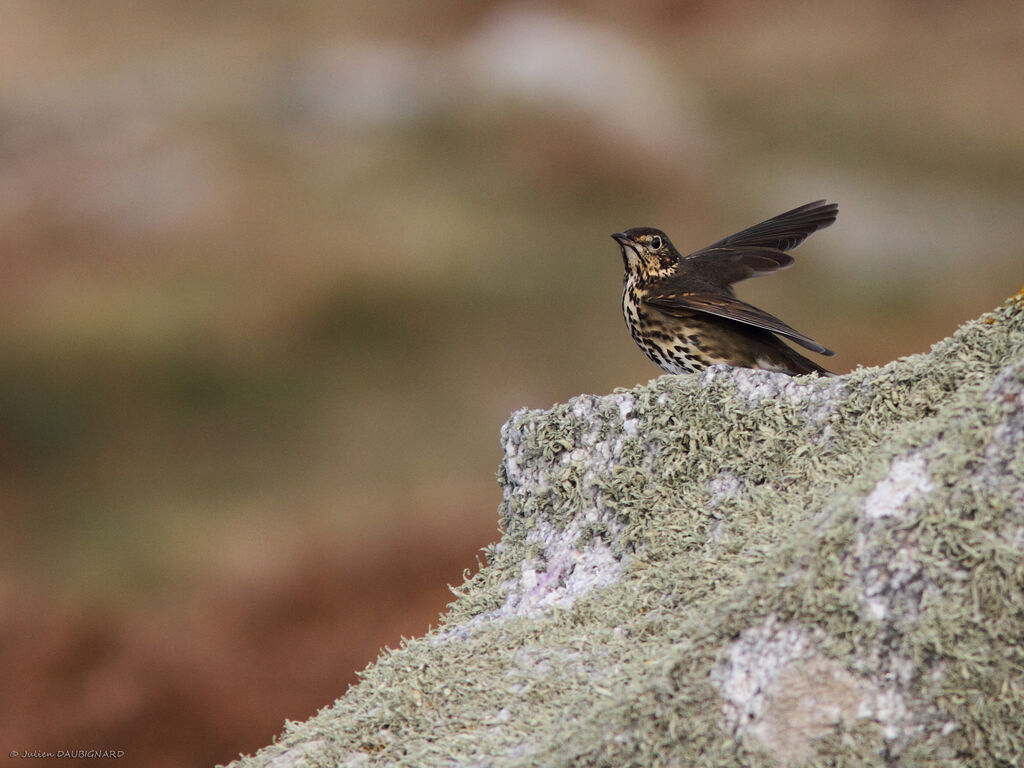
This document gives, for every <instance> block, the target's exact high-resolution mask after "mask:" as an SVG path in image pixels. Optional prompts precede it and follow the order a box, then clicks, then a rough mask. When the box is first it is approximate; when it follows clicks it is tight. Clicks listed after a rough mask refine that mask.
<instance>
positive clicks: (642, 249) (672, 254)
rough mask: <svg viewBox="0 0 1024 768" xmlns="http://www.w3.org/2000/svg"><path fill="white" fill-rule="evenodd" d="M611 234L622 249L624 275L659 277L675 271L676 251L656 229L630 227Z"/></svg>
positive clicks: (662, 233)
mask: <svg viewBox="0 0 1024 768" xmlns="http://www.w3.org/2000/svg"><path fill="white" fill-rule="evenodd" d="M612 237H613V238H614V239H615V241H616V242H617V243H618V244H619V247H620V248H621V249H622V264H623V266H624V267H625V268H626V273H627V274H630V273H633V274H635V275H637V276H638V277H642V278H649V277H654V278H659V277H667V276H668V275H670V274H671V273H672V272H673V271H675V268H676V264H677V263H678V262H679V253H678V251H676V249H675V246H673V245H672V241H671V240H669V239H668V236H667V235H666V234H665V233H664V232H662V231H661V230H660V229H654V228H653V227H634V228H633V229H627V230H626V231H625V232H616V233H615V234H614V235H612Z"/></svg>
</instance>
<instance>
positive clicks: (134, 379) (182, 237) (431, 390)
mask: <svg viewBox="0 0 1024 768" xmlns="http://www.w3.org/2000/svg"><path fill="white" fill-rule="evenodd" d="M754 8H755V6H752V5H750V4H749V3H741V2H736V1H734V0H724V1H723V0H717V1H716V2H701V1H700V0H692V1H690V2H669V1H668V0H637V1H636V2H633V3H630V4H628V8H627V6H626V5H624V4H619V3H613V2H609V1H608V0H591V1H589V2H588V1H587V0H578V1H577V2H564V3H547V4H523V3H517V2H512V3H506V2H479V1H473V2H470V0H435V1H432V2H425V3H405V2H395V1H394V0H383V1H381V2H376V3H344V2H326V1H314V0H311V1H310V2H306V3H301V4H293V3H287V2H279V1H276V0H274V1H272V0H254V2H250V3H248V4H246V5H245V6H241V7H240V6H237V5H236V4H227V3H220V4H217V3H200V2H184V3H183V2H180V0H179V1H178V2H166V1H165V0H136V2H133V3H123V2H112V1H111V2H103V1H100V0H95V1H92V0H91V1H89V2H81V3H68V2H58V1H57V0H9V1H8V2H5V3H4V5H3V13H2V19H3V23H2V24H0V254H2V259H3V262H2V263H3V279H2V281H0V294H2V301H0V319H2V322H0V510H2V511H0V515H2V517H0V521H2V527H3V535H2V536H0V611H2V614H3V620H2V622H0V624H2V626H0V675H2V678H0V679H2V680H3V688H4V690H3V696H2V697H0V748H2V749H4V750H18V751H24V750H33V749H35V750H39V751H55V750H56V749H89V748H104V749H123V750H125V752H126V755H125V758H124V759H123V760H127V761H128V764H132V765H153V766H163V765H167V766H170V765H182V764H194V765H209V764H213V763H217V762H226V761H229V760H231V759H233V758H234V757H235V756H237V754H238V753H239V752H251V751H254V750H256V749H258V748H259V747H260V746H262V745H264V744H266V743H268V742H269V741H270V740H271V739H272V738H273V737H274V735H275V734H277V733H279V732H280V730H281V728H282V726H283V723H284V721H285V719H304V718H307V717H309V716H310V715H312V714H313V713H314V712H316V710H317V709H319V708H320V707H322V706H325V705H327V704H329V703H330V702H331V701H332V700H333V699H334V698H336V697H338V696H340V695H342V694H343V693H344V691H345V689H346V687H347V686H348V685H349V684H351V683H352V682H353V681H354V680H355V679H356V678H355V674H354V673H355V671H356V670H358V669H360V668H362V667H364V666H365V665H366V664H367V663H369V662H371V661H372V660H373V659H374V658H375V657H376V655H377V653H378V650H379V649H380V648H381V647H383V646H385V645H389V646H395V645H397V644H398V643H399V642H400V638H401V637H402V636H403V635H404V636H411V635H417V634H422V633H423V632H424V631H426V630H427V628H428V626H429V625H430V624H431V623H432V622H436V619H437V616H438V614H439V613H440V612H441V611H442V610H443V609H444V606H445V604H446V603H447V602H448V601H449V600H450V592H449V590H448V588H447V585H448V584H459V583H461V581H462V578H463V572H464V570H465V569H469V570H475V569H476V568H477V567H478V558H479V550H480V549H481V548H482V547H484V546H485V545H486V544H488V543H489V542H491V541H494V540H495V539H496V538H497V537H498V535H499V533H498V531H497V516H496V508H497V505H498V502H499V498H500V493H499V489H498V487H497V484H496V483H495V481H494V471H495V470H496V469H497V466H498V463H499V460H500V457H501V452H500V448H499V441H498V430H499V428H500V426H501V424H502V423H503V422H504V421H505V419H506V418H507V417H508V415H509V412H510V411H512V410H515V409H517V408H520V407H523V406H527V407H530V408H544V407H548V406H550V405H551V404H552V403H554V402H558V401H564V400H566V399H568V398H570V397H572V396H573V395H576V394H579V393H584V392H587V393H607V392H610V391H611V390H612V389H613V388H615V387H631V386H634V385H636V384H638V383H643V382H646V381H647V380H649V379H651V378H654V377H655V376H656V375H658V373H659V371H658V370H657V369H656V368H655V367H654V366H653V365H651V364H650V363H649V362H647V360H646V359H645V358H644V357H643V356H642V354H641V353H640V352H639V351H638V350H637V349H635V348H634V346H633V343H632V341H631V340H630V338H629V335H628V333H627V332H626V329H625V325H624V323H623V321H622V318H621V315H620V310H619V293H620V288H621V271H622V264H621V259H620V256H619V253H618V248H617V246H616V244H615V243H614V242H613V241H612V240H611V239H610V238H609V237H608V235H609V233H611V232H614V231H618V230H621V229H623V228H626V227H631V226H640V225H651V226H657V227H661V228H663V229H665V230H667V231H668V233H669V234H670V235H671V237H672V238H673V239H674V241H675V242H676V244H677V245H678V246H679V247H680V249H681V250H684V251H688V250H693V249H696V248H697V247H699V246H702V245H705V244H707V243H709V242H711V241H713V240H716V239H718V238H719V237H722V236H724V235H726V234H729V233H731V232H734V231H736V230H738V229H741V228H743V227H746V226H748V225H750V224H753V223H755V222H757V221H760V220H762V219H764V218H767V217H769V216H772V215H774V214H776V213H779V212H781V211H783V210H786V209H788V208H790V207H794V206H796V205H799V204H802V203H805V202H808V201H811V200H815V199H817V198H821V197H825V198H828V199H831V200H836V201H838V202H839V203H840V216H839V221H838V222H837V224H836V225H835V226H833V227H832V228H831V229H828V230H827V231H825V232H823V233H820V234H818V235H817V236H815V237H814V238H812V239H811V240H810V241H808V243H807V244H805V245H804V246H803V247H802V248H801V249H800V250H799V251H798V252H797V265H796V266H795V267H794V268H793V269H791V270H789V271H787V272H784V273H782V274H780V275H778V276H774V277H770V278H765V279H763V280H759V281H753V282H750V283H746V284H742V285H741V286H740V287H739V293H740V295H741V297H743V298H745V299H747V300H750V301H753V302H754V303H756V304H758V305H760V306H763V307H765V308H766V309H768V310H769V311H771V312H773V313H775V314H778V315H780V316H781V317H782V318H783V319H785V320H786V321H788V322H790V323H791V324H793V325H794V326H795V327H796V328H798V329H800V330H802V331H804V332H806V333H808V334H809V335H811V336H812V337H814V338H815V339H818V340H820V341H821V342H823V343H825V344H826V345H828V346H830V347H832V348H833V349H835V350H837V351H838V353H839V354H838V355H837V356H836V357H835V358H833V359H831V360H828V361H823V362H825V363H826V364H828V365H830V367H831V368H832V369H833V370H836V371H838V372H845V371H849V370H851V369H852V368H855V367H856V366H858V365H878V364H882V363H885V362H887V361H889V360H891V359H893V358H895V357H898V356H901V355H907V354H911V353H916V352H923V351H926V350H927V349H928V348H929V346H930V345H931V344H932V343H933V342H935V341H938V340H939V339H941V338H943V337H944V336H947V335H948V334H949V333H951V332H952V331H953V330H954V329H955V328H956V327H957V326H958V325H959V324H960V323H962V322H963V321H965V320H967V319H969V318H972V317H975V316H977V315H979V314H980V313H982V312H984V311H986V310H989V309H991V308H992V307H994V306H995V305H997V304H998V303H1000V302H1001V301H1002V300H1004V299H1005V298H1006V297H1008V296H1009V295H1011V294H1012V293H1014V292H1016V291H1017V290H1018V289H1019V288H1020V285H1021V283H1022V281H1024V247H1022V246H1021V242H1022V240H1024V217H1022V215H1021V211H1022V203H1024V131H1022V130H1021V126H1022V125H1024V86H1022V81H1021V78H1020V73H1021V72H1024V44H1022V42H1024V5H1022V4H1020V3H1017V2H1005V3H1004V2H996V1H995V0H992V1H988V0H986V1H984V2H971V3H950V2H941V1H939V0H918V1H917V2H880V1H879V0H864V1H863V2H859V3H856V4H852V3H850V4H842V3H817V2H809V1H808V2H804V1H800V0H772V1H771V2H765V3H760V4H757V5H756V10H754ZM101 762H102V761H101ZM120 764H125V763H124V762H121V763H120Z"/></svg>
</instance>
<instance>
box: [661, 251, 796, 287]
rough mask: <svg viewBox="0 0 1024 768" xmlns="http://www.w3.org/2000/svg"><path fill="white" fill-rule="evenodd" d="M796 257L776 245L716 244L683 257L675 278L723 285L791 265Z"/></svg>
mask: <svg viewBox="0 0 1024 768" xmlns="http://www.w3.org/2000/svg"><path fill="white" fill-rule="evenodd" d="M792 263H793V257H792V256H790V255H789V254H788V253H783V252H782V251H779V250H776V249H774V248H758V247H739V248H734V247H722V246H719V247H714V248H705V249H704V250H703V251H697V252H696V253H694V254H691V255H690V256H687V257H686V258H685V259H680V262H679V267H678V268H677V275H678V277H676V278H674V279H673V281H672V282H674V283H675V282H683V281H685V282H686V283H687V284H689V285H692V284H694V283H697V284H698V285H699V284H700V283H709V284H711V285H716V286H720V287H722V288H724V287H725V286H727V285H732V284H733V283H735V282H738V281H740V280H746V279H747V278H748V277H756V276H757V275H770V274H771V273H772V272H777V271H778V270H780V269H785V268H786V267H788V266H790V265H792Z"/></svg>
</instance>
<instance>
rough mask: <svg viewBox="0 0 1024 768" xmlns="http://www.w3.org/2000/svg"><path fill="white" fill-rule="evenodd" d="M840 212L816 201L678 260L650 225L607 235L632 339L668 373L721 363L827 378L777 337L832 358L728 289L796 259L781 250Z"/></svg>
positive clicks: (832, 219)
mask: <svg viewBox="0 0 1024 768" xmlns="http://www.w3.org/2000/svg"><path fill="white" fill-rule="evenodd" d="M838 212H839V206H838V205H836V204H835V203H828V202H825V201H824V200H818V201H817V202H814V203H808V204H807V205H802V206H800V207H799V208H794V209H793V210H791V211H787V212H786V213H781V214H779V215H778V216H776V217H774V218H772V219H768V220H767V221H762V222H761V223H760V224H755V225H754V226H752V227H749V228H748V229H744V230H743V231H741V232H737V233H736V234H734V235H730V236H729V237H725V238H722V239H721V240H719V241H717V242H714V243H712V244H711V245H709V246H707V247H706V248H701V249H700V250H699V251H694V252H693V253H691V254H689V255H688V256H680V254H679V252H678V251H677V250H676V249H675V247H674V246H673V245H672V243H671V241H670V240H669V239H668V237H667V236H666V235H665V233H664V232H662V231H661V230H658V229H653V228H651V227H637V228H635V229H627V230H626V231H625V232H617V233H616V234H614V235H612V237H613V238H615V240H616V241H617V242H618V243H619V246H620V247H621V249H622V262H623V265H624V266H625V268H626V274H625V277H624V278H623V287H622V314H623V316H624V317H625V319H626V325H627V326H628V327H629V332H630V334H632V336H633V340H634V341H636V343H637V345H638V346H639V347H640V349H642V350H643V352H644V354H645V355H647V357H648V358H650V359H651V361H652V362H654V363H655V364H656V365H658V366H660V367H661V368H662V370H664V371H667V372H668V373H693V372H695V371H701V370H703V369H704V368H707V367H708V366H709V365H716V364H719V363H725V364H727V365H735V366H740V367H743V368H761V369H764V370H769V371H781V372H783V373H788V374H789V375H791V376H797V375H800V374H804V373H818V374H825V375H831V374H829V372H828V371H826V370H825V369H824V368H822V367H821V366H820V365H818V364H817V363H815V362H813V361H812V360H808V359H807V358H806V357H804V356H803V355H801V354H800V353H798V352H797V351H796V350H794V349H793V348H791V347H789V346H788V345H786V344H785V343H783V342H782V340H780V339H779V336H783V337H785V338H787V339H790V340H792V341H794V342H796V343H797V344H799V345H800V346H802V347H804V348H806V349H809V350H811V351H812V352H817V353H818V354H821V355H833V354H835V353H834V352H832V351H831V350H829V349H826V348H825V347H823V346H822V345H821V344H819V343H818V342H816V341H814V340H813V339H811V338H808V337H807V336H804V335H803V334H802V333H800V332H799V331H796V330H794V329H793V328H791V327H790V326H788V325H786V324H785V323H784V322H782V321H781V320H779V319H778V318H777V317H775V316H773V315H770V314H768V313H767V312H765V311H764V310H761V309H758V308H757V307H754V306H751V305H750V304H747V303H745V302H742V301H740V300H739V299H737V298H736V296H735V294H734V293H733V291H732V287H731V286H732V284H733V283H735V282H738V281H740V280H745V279H746V278H748V277H755V276H758V275H767V274H771V273H772V272H776V271H777V270H780V269H783V268H785V267H788V266H790V265H791V264H792V263H793V257H792V256H790V255H789V254H788V253H786V251H788V250H790V249H792V248H795V247H796V246H798V245H799V244H800V243H802V242H803V241H804V240H805V239H806V238H807V236H808V235H810V234H812V233H813V232H816V231H817V230H819V229H822V228H824V227H827V226H828V225H829V224H831V223H832V222H834V221H835V220H836V216H837V214H838ZM776 334H778V335H776Z"/></svg>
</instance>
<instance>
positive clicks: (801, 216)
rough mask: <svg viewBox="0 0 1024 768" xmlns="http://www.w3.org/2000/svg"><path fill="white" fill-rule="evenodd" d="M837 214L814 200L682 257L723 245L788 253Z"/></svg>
mask: <svg viewBox="0 0 1024 768" xmlns="http://www.w3.org/2000/svg"><path fill="white" fill-rule="evenodd" d="M838 215H839V205H838V204H836V203H829V202H827V201H825V200H816V201H815V202H813V203H807V205H801V206H800V207H799V208H794V209H793V210H791V211H786V212H785V213H780V214H779V215H778V216H775V217H773V218H771V219H768V220H767V221H762V222H761V223H760V224H755V225H754V226H752V227H747V228H746V229H744V230H742V231H740V232H737V233H736V234H734V235H729V236H728V237H723V238H722V239H721V240H718V241H717V242H714V243H712V244H711V245H709V246H707V247H706V248H701V249H700V250H699V251H694V252H693V253H692V254H690V255H689V256H687V257H686V258H687V259H690V258H693V257H695V256H698V255H700V254H702V253H704V252H705V251H708V250H711V249H712V248H721V247H723V246H733V247H743V246H755V247H763V248H776V249H778V250H780V251H788V250H790V249H791V248H796V247H797V246H798V245H800V243H802V242H803V241H804V240H805V239H807V237H808V235H810V234H812V233H814V232H817V231H818V230H819V229H824V228H825V227H827V226H828V225H829V224H831V223H832V222H834V221H835V220H836V216H838Z"/></svg>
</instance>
